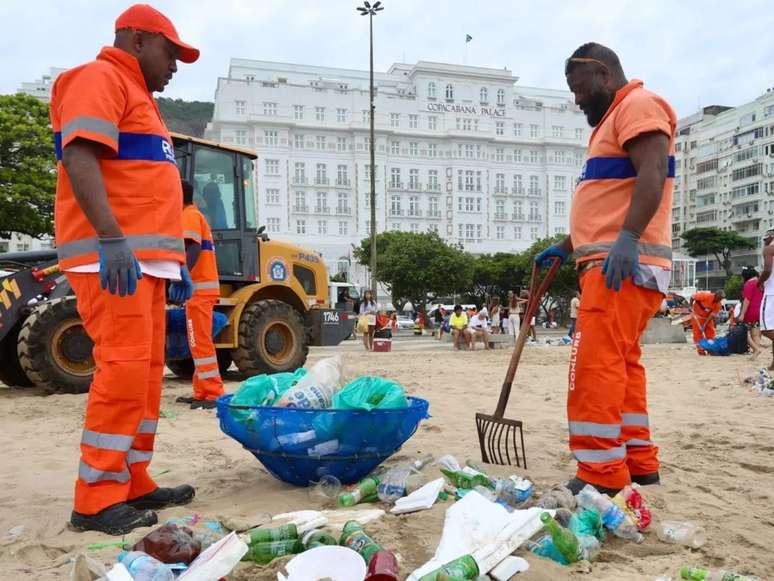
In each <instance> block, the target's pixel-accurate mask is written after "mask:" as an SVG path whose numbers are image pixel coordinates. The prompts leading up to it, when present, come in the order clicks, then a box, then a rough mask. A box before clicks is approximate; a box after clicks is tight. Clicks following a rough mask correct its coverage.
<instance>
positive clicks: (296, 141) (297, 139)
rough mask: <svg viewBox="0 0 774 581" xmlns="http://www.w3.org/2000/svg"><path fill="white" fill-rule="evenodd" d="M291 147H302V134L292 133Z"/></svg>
mask: <svg viewBox="0 0 774 581" xmlns="http://www.w3.org/2000/svg"><path fill="white" fill-rule="evenodd" d="M293 147H295V148H296V149H304V136H303V135H294V136H293Z"/></svg>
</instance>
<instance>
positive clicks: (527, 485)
mask: <svg viewBox="0 0 774 581" xmlns="http://www.w3.org/2000/svg"><path fill="white" fill-rule="evenodd" d="M533 489H534V487H533V486H532V483H531V482H530V481H529V480H527V479H526V478H519V477H518V476H512V477H510V478H502V479H499V480H496V481H495V494H496V495H497V498H499V499H500V500H502V501H503V502H505V503H506V504H507V505H509V506H511V507H512V508H518V507H520V506H521V505H522V504H524V503H525V502H527V500H529V498H530V497H531V496H532V491H533Z"/></svg>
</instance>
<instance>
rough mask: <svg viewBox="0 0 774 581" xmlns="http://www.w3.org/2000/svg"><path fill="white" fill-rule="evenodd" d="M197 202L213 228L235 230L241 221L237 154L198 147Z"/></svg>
mask: <svg viewBox="0 0 774 581" xmlns="http://www.w3.org/2000/svg"><path fill="white" fill-rule="evenodd" d="M193 181H194V202H195V203H196V205H197V206H199V209H200V210H201V211H202V212H203V213H204V215H205V216H206V218H207V222H209V224H210V227H211V228H212V229H213V230H232V229H236V228H238V227H239V226H238V224H239V200H238V199H237V196H236V192H235V187H234V186H235V172H234V156H233V155H232V154H230V153H226V152H223V151H215V150H212V149H207V148H205V147H197V148H196V157H195V159H194V171H193Z"/></svg>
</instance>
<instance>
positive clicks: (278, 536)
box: [247, 524, 298, 545]
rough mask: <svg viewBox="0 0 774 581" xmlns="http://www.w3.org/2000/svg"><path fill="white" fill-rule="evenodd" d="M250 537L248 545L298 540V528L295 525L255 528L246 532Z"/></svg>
mask: <svg viewBox="0 0 774 581" xmlns="http://www.w3.org/2000/svg"><path fill="white" fill-rule="evenodd" d="M247 534H248V535H250V542H249V543H248V544H250V545H254V544H256V543H273V542H276V541H290V540H292V539H297V538H298V528H296V525H292V524H291V525H283V526H281V527H273V528H257V529H251V530H249V531H247Z"/></svg>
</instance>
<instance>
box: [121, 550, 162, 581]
mask: <svg viewBox="0 0 774 581" xmlns="http://www.w3.org/2000/svg"><path fill="white" fill-rule="evenodd" d="M118 562H119V563H122V564H123V565H124V567H126V570H127V571H129V574H130V575H131V576H132V579H134V581H174V580H175V575H174V574H173V573H172V570H171V569H170V568H169V567H167V566H166V565H165V564H164V563H162V562H161V561H159V560H157V559H154V558H153V557H151V556H150V555H148V554H147V553H143V552H141V551H131V552H129V553H127V552H122V553H121V554H120V555H118Z"/></svg>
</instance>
